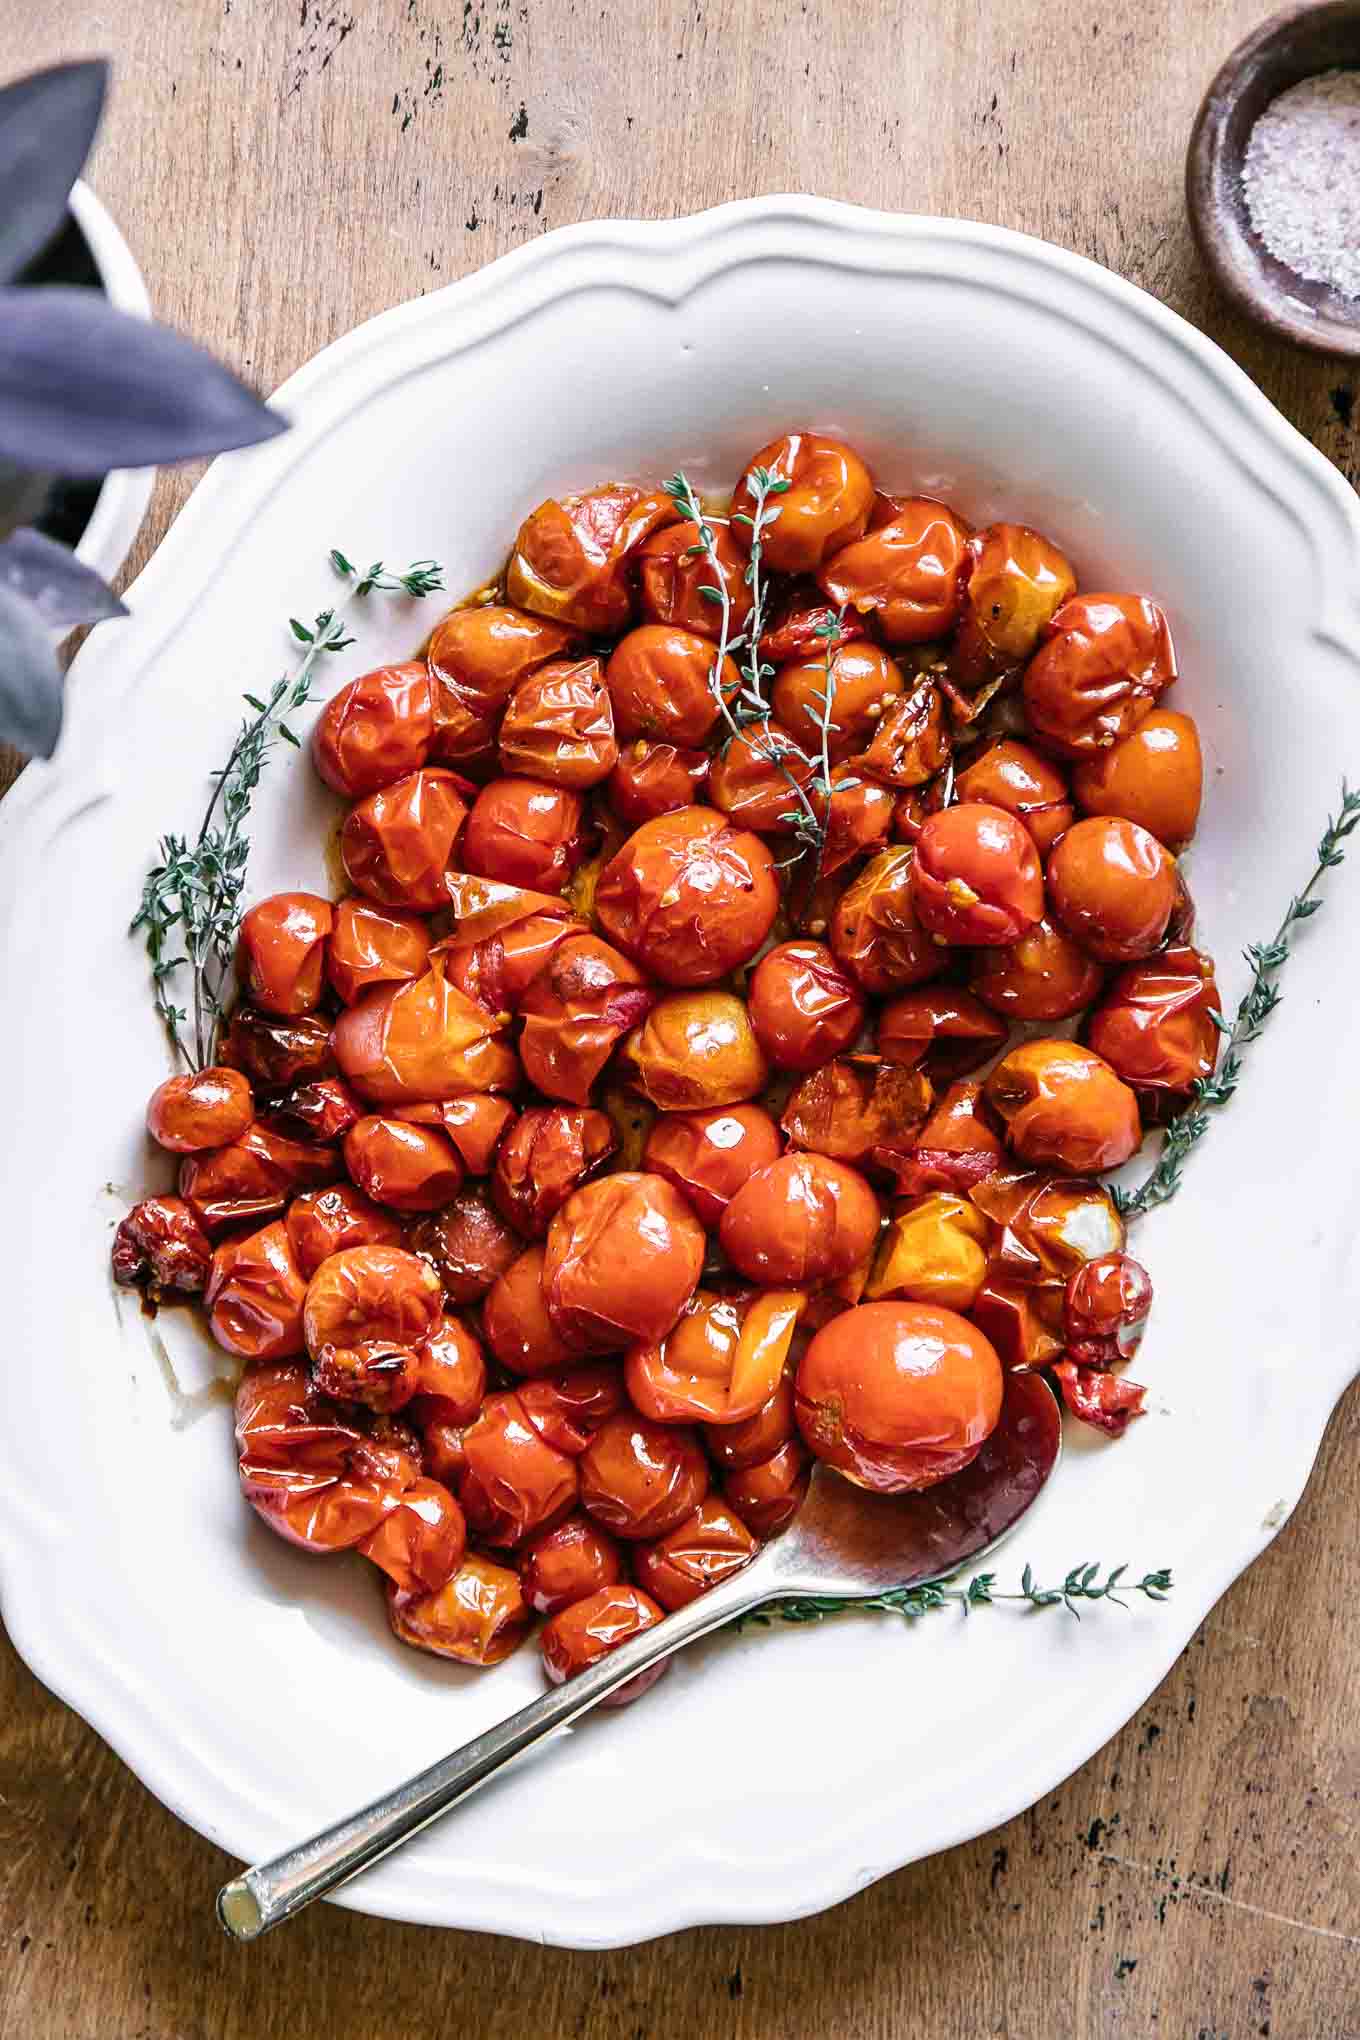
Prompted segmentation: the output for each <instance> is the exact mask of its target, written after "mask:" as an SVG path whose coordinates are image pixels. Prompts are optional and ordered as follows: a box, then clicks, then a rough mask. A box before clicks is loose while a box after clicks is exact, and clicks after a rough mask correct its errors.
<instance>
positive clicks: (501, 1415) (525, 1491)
mask: <svg viewBox="0 0 1360 2040" xmlns="http://www.w3.org/2000/svg"><path fill="white" fill-rule="evenodd" d="M463 1452H464V1455H465V1459H466V1466H465V1470H464V1473H463V1478H462V1480H461V1481H460V1482H459V1486H458V1499H459V1501H460V1502H461V1503H462V1505H463V1512H464V1514H465V1515H466V1517H467V1519H468V1527H469V1529H470V1530H471V1531H472V1533H473V1535H474V1536H476V1537H479V1538H482V1539H484V1540H485V1542H486V1543H488V1544H497V1545H503V1546H506V1547H508V1548H516V1547H518V1546H519V1545H521V1544H523V1543H524V1542H525V1540H526V1538H529V1537H532V1536H534V1535H535V1534H536V1533H537V1532H539V1531H541V1530H548V1529H551V1527H552V1525H553V1524H554V1523H559V1522H561V1520H562V1518H563V1517H564V1516H566V1515H568V1514H569V1513H570V1511H571V1510H572V1509H573V1508H574V1507H575V1506H576V1487H577V1483H576V1462H575V1461H574V1460H573V1459H570V1458H568V1456H567V1454H566V1453H565V1452H559V1451H558V1450H557V1449H556V1447H555V1446H552V1445H549V1444H548V1442H547V1440H546V1439H545V1438H543V1437H542V1436H541V1435H540V1433H539V1432H538V1431H537V1430H536V1429H535V1428H534V1426H533V1425H532V1424H531V1423H530V1422H529V1419H528V1417H527V1416H526V1415H525V1412H524V1408H523V1405H522V1404H521V1402H520V1399H519V1397H518V1396H517V1395H514V1394H502V1395H489V1396H488V1397H487V1399H486V1401H485V1402H484V1403H483V1404H482V1410H481V1415H480V1416H479V1417H478V1418H477V1420H476V1422H475V1423H472V1424H469V1426H468V1428H467V1429H466V1431H464V1433H463Z"/></svg>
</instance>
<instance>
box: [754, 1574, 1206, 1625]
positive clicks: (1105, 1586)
mask: <svg viewBox="0 0 1360 2040" xmlns="http://www.w3.org/2000/svg"><path fill="white" fill-rule="evenodd" d="M1127 1571H1128V1567H1127V1565H1116V1566H1112V1567H1111V1568H1110V1569H1109V1570H1108V1572H1107V1573H1106V1575H1105V1577H1104V1579H1102V1578H1101V1577H1100V1567H1099V1565H1088V1564H1087V1563H1086V1562H1085V1561H1084V1560H1083V1562H1082V1563H1081V1564H1080V1565H1074V1566H1073V1568H1072V1570H1071V1571H1070V1572H1069V1573H1068V1574H1067V1577H1066V1578H1065V1579H1064V1580H1063V1582H1062V1584H1061V1585H1060V1586H1055V1587H1040V1586H1036V1584H1035V1580H1034V1574H1033V1572H1032V1570H1031V1569H1030V1567H1029V1566H1026V1567H1025V1569H1024V1572H1023V1573H1022V1574H1021V1576H1020V1586H1019V1590H1018V1591H1017V1592H1015V1593H1002V1592H999V1591H998V1590H997V1586H996V1574H995V1573H975V1574H974V1575H973V1577H972V1579H970V1580H969V1581H968V1582H967V1584H966V1585H963V1584H961V1582H962V1580H963V1574H962V1573H954V1574H952V1575H951V1577H950V1578H949V1579H946V1580H939V1581H936V1582H933V1583H931V1584H930V1585H928V1586H924V1587H895V1588H892V1589H891V1590H890V1591H889V1592H887V1593H885V1594H872V1595H870V1596H869V1597H868V1598H867V1599H865V1600H861V1601H851V1600H842V1599H840V1598H838V1597H837V1596H836V1595H834V1594H809V1595H807V1596H806V1597H804V1598H803V1599H801V1600H795V1601H781V1602H779V1603H778V1604H777V1605H776V1606H775V1607H774V1608H772V1609H770V1610H768V1611H760V1612H758V1613H756V1614H754V1615H743V1616H739V1617H738V1619H737V1621H736V1623H735V1624H734V1625H733V1626H734V1627H735V1628H737V1629H740V1628H742V1627H743V1626H744V1624H746V1623H748V1622H753V1623H759V1624H762V1625H763V1624H766V1623H768V1622H770V1621H771V1620H774V1619H778V1620H779V1621H781V1622H821V1621H822V1620H824V1618H825V1617H826V1616H828V1615H844V1614H856V1613H861V1612H864V1611H869V1612H874V1611H881V1612H882V1613H884V1614H889V1615H901V1616H902V1617H903V1618H904V1619H905V1620H906V1621H908V1622H914V1621H916V1620H917V1618H918V1617H919V1616H921V1615H928V1614H930V1613H931V1612H932V1611H933V1610H934V1609H937V1608H946V1607H949V1606H951V1605H953V1606H958V1607H960V1608H962V1610H963V1612H964V1614H965V1615H967V1614H969V1613H970V1612H971V1611H972V1610H973V1609H974V1608H991V1607H994V1606H995V1605H996V1603H997V1602H999V1601H1018V1602H1021V1603H1023V1604H1024V1605H1025V1606H1026V1607H1030V1608H1056V1607H1058V1606H1059V1605H1061V1606H1062V1607H1064V1608H1066V1610H1067V1612H1068V1614H1069V1615H1073V1616H1075V1617H1076V1618H1077V1620H1078V1621H1080V1619H1081V1610H1080V1608H1079V1607H1078V1606H1077V1603H1078V1602H1079V1601H1112V1602H1113V1603H1114V1605H1115V1607H1116V1608H1126V1607H1127V1606H1128V1603H1127V1601H1125V1600H1123V1599H1122V1598H1121V1596H1122V1595H1124V1594H1141V1595H1142V1596H1143V1597H1144V1599H1145V1600H1148V1601H1164V1600H1166V1598H1167V1596H1168V1595H1169V1594H1170V1592H1171V1589H1172V1579H1171V1573H1170V1570H1169V1569H1168V1568H1163V1569H1162V1570H1161V1571H1159V1572H1150V1573H1144V1575H1143V1577H1142V1579H1141V1580H1130V1579H1126V1578H1125V1577H1124V1575H1125V1574H1126V1573H1127Z"/></svg>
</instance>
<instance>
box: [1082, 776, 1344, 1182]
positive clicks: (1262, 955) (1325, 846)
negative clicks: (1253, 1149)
mask: <svg viewBox="0 0 1360 2040" xmlns="http://www.w3.org/2000/svg"><path fill="white" fill-rule="evenodd" d="M1357 827H1360V792H1355V793H1353V792H1352V791H1351V789H1350V787H1349V786H1348V785H1347V784H1346V782H1345V780H1344V779H1343V780H1342V782H1341V806H1340V808H1339V809H1338V811H1337V813H1336V814H1335V815H1331V816H1329V817H1328V821H1327V827H1326V830H1325V831H1324V833H1323V837H1322V841H1321V842H1320V843H1319V844H1318V851H1317V864H1316V865H1315V867H1314V870H1313V875H1312V877H1311V878H1310V879H1309V881H1308V883H1307V885H1305V886H1304V888H1303V890H1302V892H1298V893H1295V895H1294V897H1293V899H1292V900H1291V901H1290V902H1289V905H1288V908H1287V909H1286V911H1285V916H1284V919H1283V920H1282V921H1281V923H1280V925H1279V928H1278V929H1277V931H1276V933H1275V938H1274V940H1273V941H1271V942H1253V943H1251V944H1249V946H1248V947H1247V948H1246V949H1244V950H1243V952H1242V954H1243V956H1244V957H1245V958H1246V960H1247V962H1248V963H1249V964H1250V965H1251V972H1252V975H1251V983H1250V984H1249V985H1248V987H1247V990H1246V992H1245V993H1244V994H1243V997H1242V999H1241V1002H1240V1003H1239V1005H1238V1008H1237V1012H1236V1014H1235V1015H1234V1018H1233V1021H1232V1024H1231V1025H1229V1023H1228V1022H1227V1021H1226V1020H1225V1019H1224V1018H1223V1015H1222V1014H1221V1013H1215V1014H1214V1016H1213V1017H1214V1022H1215V1025H1216V1026H1217V1027H1218V1029H1219V1031H1220V1032H1221V1033H1222V1035H1223V1036H1224V1047H1223V1055H1222V1059H1221V1061H1220V1062H1219V1065H1218V1067H1217V1069H1216V1070H1215V1071H1214V1072H1213V1075H1212V1076H1208V1077H1201V1078H1199V1079H1198V1080H1197V1081H1196V1083H1195V1084H1194V1085H1193V1086H1192V1087H1191V1091H1192V1096H1191V1102H1190V1103H1189V1104H1188V1105H1187V1106H1186V1108H1185V1110H1184V1111H1183V1112H1181V1113H1178V1114H1177V1116H1176V1118H1174V1119H1173V1120H1172V1122H1171V1124H1170V1126H1168V1128H1167V1130H1166V1135H1165V1138H1164V1139H1163V1142H1162V1149H1161V1153H1160V1154H1159V1155H1158V1157H1157V1160H1156V1162H1155V1163H1154V1165H1153V1167H1152V1168H1151V1169H1150V1170H1149V1172H1148V1174H1147V1175H1146V1176H1145V1177H1144V1178H1143V1181H1142V1182H1141V1183H1140V1184H1139V1185H1138V1187H1137V1189H1136V1190H1123V1189H1121V1188H1120V1187H1119V1185H1118V1184H1115V1185H1114V1186H1113V1187H1112V1195H1113V1197H1114V1201H1115V1204H1116V1206H1117V1207H1118V1209H1119V1210H1120V1211H1121V1212H1122V1213H1123V1215H1124V1216H1125V1217H1126V1218H1141V1217H1142V1216H1143V1214H1144V1213H1145V1212H1148V1211H1155V1210H1156V1208H1157V1206H1158V1205H1159V1204H1166V1203H1167V1202H1168V1201H1169V1200H1170V1199H1171V1198H1172V1197H1174V1196H1175V1194H1176V1192H1177V1191H1178V1190H1179V1189H1180V1187H1181V1171H1182V1168H1183V1167H1184V1164H1185V1160H1186V1157H1187V1156H1188V1155H1189V1153H1190V1151H1191V1149H1192V1148H1194V1147H1195V1146H1196V1144H1197V1143H1198V1142H1199V1141H1201V1140H1203V1138H1204V1136H1205V1134H1206V1133H1207V1132H1208V1130H1209V1125H1210V1114H1211V1113H1212V1112H1213V1111H1215V1110H1217V1109H1218V1108H1219V1107H1220V1106H1223V1105H1226V1104H1227V1103H1228V1101H1229V1099H1230V1098H1231V1097H1232V1095H1233V1093H1234V1092H1235V1091H1236V1089H1237V1086H1238V1084H1239V1082H1240V1081H1241V1076H1242V1055H1243V1051H1244V1050H1245V1049H1246V1048H1247V1047H1248V1046H1249V1045H1250V1044H1251V1043H1252V1042H1253V1041H1255V1040H1256V1038H1257V1036H1258V1035H1259V1034H1260V1032H1261V1030H1262V1028H1263V1027H1264V1026H1265V1024H1266V1022H1267V1020H1269V1018H1270V1016H1271V1014H1272V1013H1273V1012H1274V1011H1275V1008H1276V1007H1277V1006H1278V1005H1279V1003H1280V1000H1281V998H1282V997H1283V994H1282V993H1281V991H1280V989H1279V986H1278V985H1277V983H1276V981H1275V980H1276V977H1277V975H1278V973H1279V972H1280V971H1281V970H1282V969H1283V967H1284V965H1285V964H1286V963H1287V962H1288V960H1289V955H1290V935H1291V931H1292V930H1293V929H1294V928H1296V927H1297V926H1298V924H1299V923H1300V922H1301V921H1308V920H1311V919H1312V917H1313V915H1314V914H1316V913H1317V912H1318V910H1319V909H1320V907H1321V906H1322V900H1321V898H1320V896H1319V894H1318V891H1317V888H1318V886H1319V885H1320V884H1321V882H1322V877H1323V874H1324V872H1328V871H1331V870H1333V869H1334V867H1335V866H1336V865H1338V864H1341V863H1342V862H1344V860H1345V855H1346V853H1345V851H1344V849H1343V848H1342V845H1343V844H1344V843H1345V841H1346V839H1347V837H1348V836H1350V835H1351V834H1353V832H1354V831H1355V829H1356V828H1357Z"/></svg>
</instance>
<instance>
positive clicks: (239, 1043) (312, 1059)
mask: <svg viewBox="0 0 1360 2040" xmlns="http://www.w3.org/2000/svg"><path fill="white" fill-rule="evenodd" d="M220 1060H221V1061H222V1062H224V1063H226V1064H227V1065H228V1066H229V1067H230V1068H232V1069H238V1070H244V1071H245V1073H246V1075H247V1076H248V1077H250V1078H251V1079H252V1080H253V1081H254V1082H255V1083H256V1084H258V1085H259V1086H260V1088H261V1089H262V1090H277V1089H278V1088H279V1087H280V1085H284V1084H296V1083H299V1082H301V1081H303V1080H304V1079H306V1078H309V1077H324V1076H326V1075H328V1074H329V1073H330V1072H331V1071H332V1070H334V1068H335V1058H334V1056H333V1055H332V1054H331V1030H330V1025H329V1022H327V1021H325V1020H320V1019H318V1018H317V1017H316V1016H315V1014H311V1013H307V1014H303V1015H302V1016H301V1018H299V1019H296V1020H289V1019H285V1018H284V1017H283V1015H281V1014H277V1013H266V1012H265V1011H264V1010H263V1009H262V1008H261V1007H259V1006H252V1005H249V1004H248V1003H247V1002H246V1000H244V999H242V1000H241V1001H240V1003H239V1004H238V1005H237V1006H236V1007H235V1008H234V1009H233V1011H232V1016H231V1020H230V1023H229V1025H228V1027H227V1038H226V1040H225V1041H224V1042H223V1044H222V1050H221V1056H220Z"/></svg>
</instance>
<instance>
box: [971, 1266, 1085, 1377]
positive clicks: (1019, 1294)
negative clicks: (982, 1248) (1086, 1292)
mask: <svg viewBox="0 0 1360 2040" xmlns="http://www.w3.org/2000/svg"><path fill="white" fill-rule="evenodd" d="M971 1316H972V1319H973V1323H974V1324H975V1325H976V1326H977V1327H978V1329H979V1331H982V1332H984V1333H985V1334H986V1336H987V1337H988V1338H989V1339H990V1340H991V1342H992V1344H993V1345H994V1346H995V1348H996V1350H997V1352H998V1354H999V1355H1000V1357H1001V1365H1002V1367H1003V1368H1004V1369H1005V1371H1006V1373H1007V1374H1011V1373H1017V1372H1033V1371H1034V1369H1036V1368H1039V1367H1049V1366H1051V1365H1052V1363H1053V1362H1054V1361H1055V1360H1056V1359H1057V1358H1058V1357H1059V1355H1060V1354H1061V1352H1062V1346H1063V1342H1062V1291H1061V1289H1051V1288H1035V1287H1034V1286H1033V1285H1032V1284H1029V1283H1024V1282H1014V1281H1011V1280H1009V1279H1008V1278H1007V1277H1006V1276H1004V1275H996V1274H992V1273H990V1272H989V1273H988V1275H987V1279H986V1280H985V1281H984V1283H983V1285H982V1287H981V1289H979V1291H978V1293H977V1295H976V1296H975V1297H974V1299H973V1308H972V1312H971Z"/></svg>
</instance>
